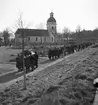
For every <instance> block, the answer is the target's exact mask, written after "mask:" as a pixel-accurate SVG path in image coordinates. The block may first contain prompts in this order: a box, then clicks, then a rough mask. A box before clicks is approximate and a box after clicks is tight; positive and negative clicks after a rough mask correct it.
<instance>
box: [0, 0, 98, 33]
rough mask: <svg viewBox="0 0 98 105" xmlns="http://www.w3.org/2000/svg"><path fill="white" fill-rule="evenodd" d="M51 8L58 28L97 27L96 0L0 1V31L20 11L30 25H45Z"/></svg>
mask: <svg viewBox="0 0 98 105" xmlns="http://www.w3.org/2000/svg"><path fill="white" fill-rule="evenodd" d="M51 11H53V12H54V17H55V19H56V21H57V29H58V31H62V29H63V28H64V27H68V28H69V29H70V30H72V31H74V30H75V29H76V27H77V25H80V26H81V28H82V29H86V30H89V29H90V30H93V29H95V28H97V27H98V0H0V31H2V30H3V29H5V28H7V27H10V28H12V27H13V26H14V25H15V23H16V20H17V18H18V16H19V13H20V12H22V14H23V20H24V21H25V22H26V23H29V22H30V28H40V27H41V26H42V27H43V28H46V22H47V19H48V18H49V16H50V12H51Z"/></svg>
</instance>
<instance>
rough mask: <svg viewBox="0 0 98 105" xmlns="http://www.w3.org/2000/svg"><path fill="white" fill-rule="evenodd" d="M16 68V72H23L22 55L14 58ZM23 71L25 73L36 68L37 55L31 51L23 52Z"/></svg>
mask: <svg viewBox="0 0 98 105" xmlns="http://www.w3.org/2000/svg"><path fill="white" fill-rule="evenodd" d="M16 67H17V68H18V71H22V70H23V53H19V54H18V55H17V57H16ZM24 67H25V68H24V69H25V70H26V72H28V71H30V70H31V71H33V70H34V69H35V68H37V67H38V54H37V52H36V51H35V52H34V51H32V50H25V51H24Z"/></svg>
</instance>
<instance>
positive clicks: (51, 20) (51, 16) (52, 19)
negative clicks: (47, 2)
mask: <svg viewBox="0 0 98 105" xmlns="http://www.w3.org/2000/svg"><path fill="white" fill-rule="evenodd" d="M48 22H56V20H55V18H54V17H53V12H51V13H50V17H49V19H48V20H47V23H48Z"/></svg>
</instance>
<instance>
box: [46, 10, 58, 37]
mask: <svg viewBox="0 0 98 105" xmlns="http://www.w3.org/2000/svg"><path fill="white" fill-rule="evenodd" d="M47 30H48V32H49V34H50V36H53V37H54V36H55V35H56V20H55V18H54V17H53V12H51V13H50V17H49V19H48V20H47Z"/></svg>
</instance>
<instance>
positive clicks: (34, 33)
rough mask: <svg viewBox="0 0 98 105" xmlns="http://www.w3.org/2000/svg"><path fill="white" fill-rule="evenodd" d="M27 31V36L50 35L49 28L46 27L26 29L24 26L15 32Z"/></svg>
mask: <svg viewBox="0 0 98 105" xmlns="http://www.w3.org/2000/svg"><path fill="white" fill-rule="evenodd" d="M24 32H25V35H26V36H25V37H27V36H35V37H36V36H39V37H49V32H48V30H45V29H24V28H19V29H17V31H16V32H15V34H23V33H24Z"/></svg>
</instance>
